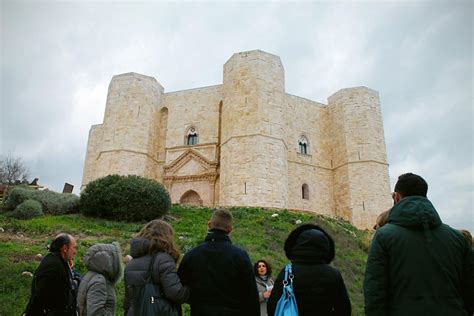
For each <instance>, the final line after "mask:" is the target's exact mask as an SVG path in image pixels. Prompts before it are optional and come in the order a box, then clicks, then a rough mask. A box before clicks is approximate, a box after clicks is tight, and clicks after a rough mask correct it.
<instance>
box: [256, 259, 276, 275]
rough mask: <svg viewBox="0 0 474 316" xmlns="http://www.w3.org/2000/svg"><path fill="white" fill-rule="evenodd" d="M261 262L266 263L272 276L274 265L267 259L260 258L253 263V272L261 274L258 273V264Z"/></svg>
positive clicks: (268, 272)
mask: <svg viewBox="0 0 474 316" xmlns="http://www.w3.org/2000/svg"><path fill="white" fill-rule="evenodd" d="M260 262H263V263H264V264H265V266H266V267H267V276H269V277H271V276H272V266H271V265H270V264H269V263H268V262H267V261H265V260H263V259H261V260H258V261H257V262H255V264H254V265H253V273H255V276H259V274H258V264H259V263H260Z"/></svg>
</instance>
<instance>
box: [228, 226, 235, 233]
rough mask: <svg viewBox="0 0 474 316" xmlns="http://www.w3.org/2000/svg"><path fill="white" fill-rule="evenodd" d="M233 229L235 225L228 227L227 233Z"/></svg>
mask: <svg viewBox="0 0 474 316" xmlns="http://www.w3.org/2000/svg"><path fill="white" fill-rule="evenodd" d="M233 230H234V226H232V225H230V226H229V227H228V228H227V234H230V233H231V232H232V231H233Z"/></svg>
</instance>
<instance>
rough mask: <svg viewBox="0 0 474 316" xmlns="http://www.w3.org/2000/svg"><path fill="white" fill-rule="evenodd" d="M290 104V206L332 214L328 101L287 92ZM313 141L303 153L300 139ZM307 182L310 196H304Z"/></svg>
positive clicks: (286, 98)
mask: <svg viewBox="0 0 474 316" xmlns="http://www.w3.org/2000/svg"><path fill="white" fill-rule="evenodd" d="M285 102H286V104H287V106H288V113H289V115H288V117H287V121H286V124H287V131H288V138H287V144H288V208H290V209H298V210H308V211H310V210H315V211H317V212H318V213H319V214H332V211H333V207H334V205H333V191H332V187H333V175H332V169H331V166H330V158H331V150H330V142H329V140H330V133H329V130H328V113H327V107H326V106H325V105H324V104H321V103H317V102H314V101H311V100H307V99H304V98H300V97H296V96H293V95H289V94H286V95H285ZM301 135H304V136H305V137H306V138H307V140H308V141H309V149H308V153H307V154H301V153H299V146H298V140H299V137H300V136H301ZM305 183H306V184H307V185H308V188H309V199H303V197H302V186H303V184H305Z"/></svg>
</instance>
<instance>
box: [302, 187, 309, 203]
mask: <svg viewBox="0 0 474 316" xmlns="http://www.w3.org/2000/svg"><path fill="white" fill-rule="evenodd" d="M301 197H302V198H303V199H305V200H309V187H308V185H307V184H306V183H304V184H303V185H302V186H301Z"/></svg>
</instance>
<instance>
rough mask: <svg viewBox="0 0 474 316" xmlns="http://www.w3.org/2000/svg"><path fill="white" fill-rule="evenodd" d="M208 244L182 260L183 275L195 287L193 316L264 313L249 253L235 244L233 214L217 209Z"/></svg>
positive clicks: (192, 305) (181, 271)
mask: <svg viewBox="0 0 474 316" xmlns="http://www.w3.org/2000/svg"><path fill="white" fill-rule="evenodd" d="M208 227H209V232H208V234H207V236H206V239H205V240H204V243H202V244H201V245H199V246H198V247H196V248H194V249H192V250H191V251H189V252H188V253H187V254H186V255H185V256H184V258H183V260H182V261H181V264H180V266H179V269H178V273H179V276H180V278H181V280H182V282H183V284H185V285H189V286H190V288H191V298H190V305H191V315H192V316H201V315H203V316H217V315H226V316H241V315H245V316H253V315H259V314H260V303H259V300H258V292H257V286H256V284H255V276H254V274H253V268H252V264H251V263H250V259H249V257H248V255H247V253H246V252H245V251H244V250H242V249H240V248H238V247H236V246H234V245H232V242H231V240H230V238H229V233H230V232H231V231H232V214H231V213H230V212H229V211H227V210H217V211H215V212H214V214H213V215H212V217H211V220H210V221H209V222H208Z"/></svg>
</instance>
